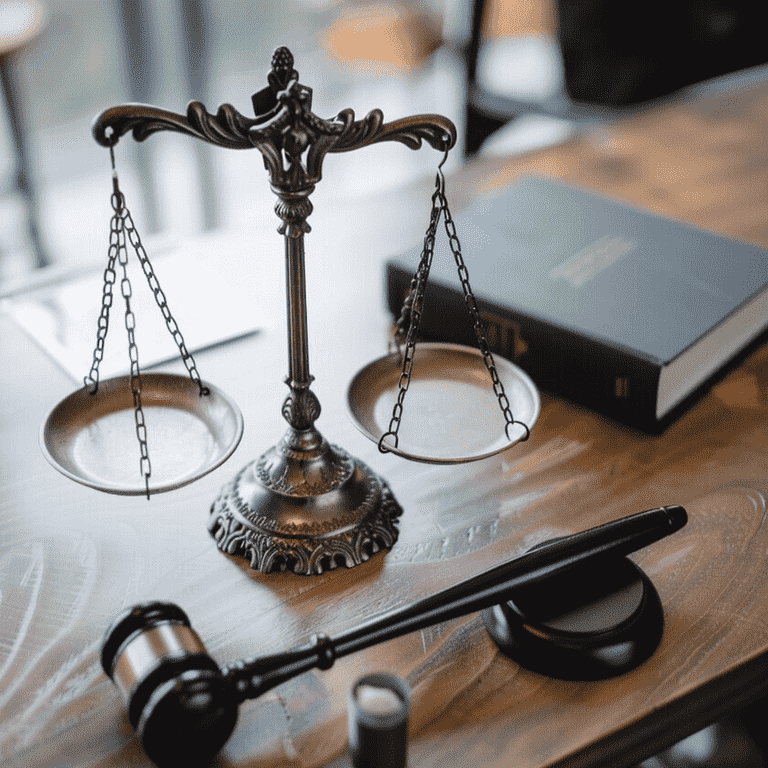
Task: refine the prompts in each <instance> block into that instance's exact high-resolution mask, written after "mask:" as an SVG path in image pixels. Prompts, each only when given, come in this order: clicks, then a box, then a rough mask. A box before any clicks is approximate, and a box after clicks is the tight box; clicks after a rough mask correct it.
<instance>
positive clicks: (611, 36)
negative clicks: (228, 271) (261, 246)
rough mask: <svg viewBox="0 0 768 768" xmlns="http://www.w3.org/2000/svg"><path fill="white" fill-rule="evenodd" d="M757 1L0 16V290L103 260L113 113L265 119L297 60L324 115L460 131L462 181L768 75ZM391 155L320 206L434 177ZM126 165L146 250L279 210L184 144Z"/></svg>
mask: <svg viewBox="0 0 768 768" xmlns="http://www.w3.org/2000/svg"><path fill="white" fill-rule="evenodd" d="M757 5H759V4H754V6H755V7H752V5H750V3H747V2H739V1H738V0H728V2H718V0H701V1H700V2H699V1H698V0H697V2H687V3H686V2H682V1H681V2H679V3H674V4H664V3H661V2H650V3H644V4H642V7H641V8H640V7H638V8H637V9H631V8H630V9H627V8H623V6H622V10H621V12H618V11H616V9H615V6H616V4H613V3H610V2H607V3H606V2H600V0H589V2H586V1H582V0H559V2H557V4H555V0H360V1H359V2H354V1H350V0H0V63H1V64H2V68H1V73H2V85H3V96H4V102H3V116H2V120H0V290H1V289H2V286H6V289H5V290H6V292H7V290H8V289H7V286H8V285H9V284H10V285H13V284H14V281H17V280H20V279H26V278H28V276H29V274H30V271H31V270H34V269H36V268H37V267H42V266H46V267H51V266H54V267H57V268H61V267H62V266H68V267H72V268H75V267H86V266H89V265H93V266H95V265H100V264H102V263H103V261H104V259H105V256H106V241H107V232H108V220H109V215H110V209H109V192H110V180H109V158H108V153H107V151H106V150H105V149H103V148H101V147H99V146H98V145H97V144H96V143H95V142H94V140H93V139H92V137H91V134H90V125H91V122H92V120H93V118H94V117H95V115H96V114H98V113H99V112H100V111H101V110H103V109H105V108H107V107H110V106H114V105H117V104H120V103H123V102H127V101H138V102H145V103H152V104H155V105H158V106H162V107H165V108H168V109H172V110H175V111H184V109H185V106H186V104H187V102H188V101H189V100H190V99H192V98H197V99H200V100H202V101H203V102H204V103H205V105H206V107H207V108H208V110H209V111H211V112H215V110H216V108H217V106H218V105H219V104H220V103H222V102H230V103H232V104H234V106H235V107H237V108H238V109H239V110H240V111H241V112H243V113H245V114H251V105H250V96H251V94H252V93H254V92H255V91H257V90H259V89H261V88H262V87H264V86H265V84H266V74H267V71H268V69H269V62H270V58H271V54H272V51H273V50H274V48H276V47H277V46H279V45H287V46H288V47H290V48H291V50H292V51H293V53H294V55H295V58H296V67H297V69H298V71H299V74H300V76H301V81H302V82H303V83H304V84H306V85H308V86H310V87H312V88H313V89H314V105H313V106H314V111H315V112H316V113H317V114H319V115H321V116H323V117H328V118H329V117H332V116H333V115H335V114H336V113H337V112H338V111H339V110H341V109H343V108H346V107H352V108H353V109H354V110H355V112H356V114H357V116H358V117H362V116H363V115H364V114H365V113H366V112H367V111H368V110H370V109H372V108H374V107H379V108H381V109H382V110H383V111H384V115H385V117H386V118H387V119H388V120H391V119H395V118H399V117H403V116H406V115H410V114H415V113H420V112H422V113H423V112H439V113H441V114H444V115H447V116H448V117H450V118H451V119H453V120H454V121H455V122H456V123H457V125H458V126H459V129H460V135H461V139H460V145H459V147H457V150H456V151H454V152H453V153H452V158H451V163H452V164H453V167H454V168H455V167H456V166H457V165H459V164H461V163H462V162H465V160H466V158H467V157H469V156H474V155H475V154H486V155H488V154H496V155H505V154H514V153H520V152H525V151H527V150H530V149H532V148H535V147H539V146H543V145H546V144H551V143H556V142H561V141H565V140H567V139H568V137H569V136H570V135H572V133H573V131H574V130H577V129H578V128H579V126H580V125H583V124H584V123H585V121H586V122H590V121H595V120H599V119H604V117H605V116H606V115H607V116H610V115H612V114H614V113H615V112H616V110H626V109H628V108H629V109H631V108H632V107H633V106H637V105H640V106H641V107H642V105H644V104H647V103H651V102H653V101H654V100H655V99H659V98H665V97H667V96H668V95H669V94H670V93H674V92H675V91H677V90H679V89H680V88H682V87H684V86H687V85H690V84H691V83H695V82H700V81H702V80H706V79H708V78H712V77H715V76H718V75H723V74H725V73H729V72H733V71H737V70H745V69H747V68H750V67H754V66H756V65H759V64H762V63H763V57H764V56H765V54H764V52H763V48H764V46H762V44H761V42H760V41H759V39H758V38H757V34H758V31H759V29H760V28H761V27H760V25H759V24H758V23H756V21H757V17H756V14H757V13H759V11H758V10H757V8H756V6H757ZM564 62H565V66H564ZM512 116H515V119H514V120H511V121H510V117H512ZM497 129H501V130H497ZM377 150H378V148H371V149H370V150H366V151H365V152H360V153H349V154H348V155H344V156H335V157H334V162H333V163H326V168H327V169H328V168H330V167H331V165H333V166H334V167H333V170H332V175H331V176H330V177H329V176H328V175H326V178H328V179H329V181H327V182H324V184H323V185H321V186H320V187H318V191H317V193H316V195H321V196H324V198H325V199H329V198H331V199H333V198H336V199H338V198H341V199H343V198H345V197H347V198H348V197H350V196H354V197H357V198H359V197H361V196H375V195H376V194H379V193H381V192H382V191H388V190H392V189H396V188H398V187H400V186H405V185H407V184H409V183H411V182H412V181H413V180H414V179H415V178H418V177H421V176H425V175H427V174H430V173H432V172H433V170H434V167H435V164H436V162H437V159H436V157H435V156H434V153H433V152H430V151H422V152H408V151H400V152H395V151H391V150H389V151H387V152H386V155H380V154H376V152H377ZM253 154H254V155H255V154H256V153H253ZM117 165H118V170H119V172H120V176H121V180H122V184H123V189H124V192H125V193H126V196H127V199H128V204H129V207H131V209H132V211H133V214H134V218H135V220H136V222H137V225H138V226H139V229H140V231H141V232H142V233H143V234H144V235H145V236H147V235H150V236H152V237H154V238H161V239H162V238H165V239H168V238H170V239H172V240H175V241H178V240H179V239H182V240H183V238H185V237H187V236H188V235H190V234H194V233H196V232H200V231H204V230H209V229H216V228H229V229H233V228H245V229H247V228H248V227H253V225H254V218H253V217H254V215H255V212H259V215H264V214H265V213H267V214H269V213H270V212H271V208H272V205H273V200H272V196H271V193H270V191H269V189H268V184H267V179H266V176H265V174H264V172H263V169H262V167H261V163H260V158H257V157H255V156H254V157H249V158H248V159H247V161H243V156H242V154H241V153H238V152H232V151H227V150H221V149H219V148H214V147H207V146H201V142H197V141H191V140H189V139H188V138H185V137H180V136H176V135H171V134H159V135H157V136H153V137H152V139H151V140H150V141H148V142H146V143H145V144H142V145H137V144H136V142H133V141H132V140H126V141H123V142H121V143H120V144H119V145H118V149H117ZM372 167H375V173H374V172H372V170H371V168H372ZM315 199H316V205H317V198H315ZM320 199H323V198H320ZM28 214H29V215H28Z"/></svg>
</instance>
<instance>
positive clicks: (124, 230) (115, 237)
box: [83, 146, 210, 499]
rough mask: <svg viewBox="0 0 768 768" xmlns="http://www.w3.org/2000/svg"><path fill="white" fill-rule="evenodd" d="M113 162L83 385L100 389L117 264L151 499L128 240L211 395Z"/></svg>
mask: <svg viewBox="0 0 768 768" xmlns="http://www.w3.org/2000/svg"><path fill="white" fill-rule="evenodd" d="M109 153H110V159H111V162H112V187H113V191H112V194H111V196H110V203H111V205H112V209H113V211H114V213H113V215H112V218H111V220H110V231H109V250H108V254H107V266H106V269H105V270H104V285H103V288H102V299H101V311H100V313H99V319H98V325H97V331H96V346H95V349H94V351H93V360H92V363H91V369H90V371H89V372H88V375H87V376H85V377H84V379H83V382H84V384H85V386H86V389H87V391H88V393H89V394H91V395H95V394H96V392H97V391H98V388H99V366H100V364H101V361H102V360H103V358H104V342H105V340H106V337H107V331H108V330H109V313H110V309H111V308H112V303H113V299H114V285H115V283H116V282H117V270H116V269H115V266H116V263H118V262H119V264H120V267H121V272H122V279H121V280H120V293H121V294H122V296H123V299H124V300H125V328H126V332H127V334H128V357H129V359H130V364H131V368H130V382H131V392H132V395H133V410H134V422H135V427H136V437H137V439H138V441H139V448H140V454H141V455H140V460H139V462H140V463H139V468H140V470H141V474H142V476H143V477H144V482H145V485H146V492H147V499H149V497H150V490H149V478H150V477H151V475H152V464H151V462H150V460H149V447H148V442H147V426H146V422H145V419H144V409H143V407H142V402H141V370H140V367H139V350H138V346H137V344H136V334H135V329H136V316H135V315H134V313H133V310H132V309H131V297H132V294H133V291H132V288H131V281H130V279H129V277H128V248H127V246H126V240H127V241H128V242H129V243H130V244H131V246H132V247H133V249H134V251H135V252H136V255H137V257H138V259H139V262H140V264H141V268H142V271H143V272H144V275H145V277H146V278H147V282H148V283H149V287H150V289H151V291H152V294H153V295H154V297H155V301H156V303H157V305H158V307H159V308H160V311H161V312H162V315H163V319H164V320H165V324H166V326H167V328H168V331H169V332H170V334H171V336H172V337H173V340H174V341H175V343H176V346H177V347H178V349H179V353H180V354H181V359H182V361H183V362H184V365H185V367H186V369H187V372H188V373H189V376H190V378H191V379H192V381H194V382H195V384H197V386H198V389H199V390H200V395H201V396H203V395H208V394H210V390H209V389H208V387H206V386H204V385H203V383H202V381H201V379H200V374H199V373H198V371H197V366H196V365H195V360H194V358H193V357H192V355H191V354H190V352H189V350H188V349H187V346H186V344H185V342H184V337H183V336H182V334H181V331H180V330H179V326H178V324H177V323H176V320H175V318H174V317H173V315H172V314H171V311H170V308H169V307H168V302H167V300H166V297H165V293H164V292H163V290H162V288H161V287H160V283H159V281H158V279H157V276H156V275H155V272H154V270H153V268H152V264H151V262H150V261H149V257H148V256H147V252H146V250H145V249H144V245H143V244H142V242H141V238H140V236H139V233H138V230H137V229H136V226H135V225H134V223H133V217H132V216H131V213H130V211H129V210H128V207H127V206H126V204H125V196H124V195H123V193H122V192H121V191H120V186H119V183H118V178H117V170H116V168H115V153H114V146H110V147H109Z"/></svg>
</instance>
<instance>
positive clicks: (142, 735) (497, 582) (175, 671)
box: [101, 506, 687, 768]
mask: <svg viewBox="0 0 768 768" xmlns="http://www.w3.org/2000/svg"><path fill="white" fill-rule="evenodd" d="M686 521H687V514H686V512H685V510H684V509H683V508H682V507H680V506H669V507H661V508H658V509H652V510H648V511H645V512H640V513H638V514H635V515H630V516H629V517H625V518H622V519H620V520H616V521H613V522H611V523H606V524H604V525H600V526H598V527H596V528H592V529H590V530H587V531H583V532H581V533H576V534H573V535H571V536H565V537H562V538H559V539H554V540H552V541H549V542H545V543H544V544H541V545H539V546H538V547H536V548H534V549H532V550H530V551H528V552H526V553H525V554H523V555H520V556H517V557H515V558H513V559H511V560H508V561H507V562H505V563H502V564H501V565H498V566H496V567H494V568H491V569H490V570H488V571H485V572H483V573H481V574H479V575H478V576H474V577H473V578H471V579H468V580H466V581H463V582H461V583H459V584H457V585H454V586H452V587H449V588H448V589H446V590H443V591H442V592H439V593H437V594H435V595H431V596H430V597H427V598H424V599H422V600H419V601H418V602H416V603H412V604H410V605H407V606H404V607H402V608H397V609H394V610H391V611H388V612H386V613H383V614H379V615H377V616H374V617H373V618H371V619H369V620H368V621H366V622H364V623H362V624H361V625H359V626H357V627H354V628H351V629H347V630H345V631H343V632H341V633H339V634H338V635H336V636H334V637H329V636H328V635H325V634H316V635H313V636H312V637H311V639H310V640H309V642H308V643H306V644H304V645H300V646H298V647H296V648H293V649H291V650H288V651H285V652H283V653H277V654H272V655H269V656H263V657H261V658H255V659H249V660H243V661H237V662H234V663H232V664H229V665H226V666H224V667H222V668H219V666H218V665H217V664H216V662H215V661H214V660H213V658H211V656H210V655H209V654H208V653H207V651H206V650H205V646H204V645H203V643H202V641H201V640H200V638H199V637H198V636H197V634H196V633H195V631H194V630H193V629H192V627H191V625H190V622H189V618H188V617H187V615H186V613H184V611H183V610H182V609H181V608H179V607H178V606H177V605H174V604H173V603H164V602H152V603H144V604H141V605H137V606H135V607H133V608H130V609H128V610H127V611H125V612H123V613H122V614H121V615H119V616H118V617H117V618H116V619H115V621H114V622H113V624H112V626H111V627H110V628H109V630H108V631H107V633H106V635H105V638H104V644H103V648H102V654H101V663H102V667H103V668H104V671H105V673H106V674H107V676H108V677H110V678H111V679H112V680H113V682H114V683H115V684H116V685H117V687H118V688H119V690H120V692H121V694H122V695H123V698H124V699H125V701H126V703H127V705H128V718H129V720H130V722H131V725H132V726H133V728H134V730H135V731H136V734H137V735H138V737H139V739H140V741H141V744H142V746H143V748H144V751H145V752H146V754H147V755H148V756H149V757H150V759H151V760H152V761H153V762H154V763H156V764H157V765H158V766H161V768H162V767H163V766H170V765H174V766H175V765H185V766H204V765H208V764H209V763H210V762H211V761H212V760H213V758H214V757H215V755H216V754H217V753H218V752H219V750H220V749H221V748H222V747H223V746H224V744H225V743H226V741H227V739H228V738H229V736H230V734H231V733H232V731H233V730H234V727H235V723H236V720H237V710H238V706H239V703H240V702H241V701H244V700H246V699H252V698H256V697H257V696H260V695H261V694H262V693H264V692H265V691H268V690H269V689H271V688H274V687H275V686H277V685H279V684H280V683H283V682H285V681H286V680H289V679H291V678H293V677H296V676H297V675H300V674H302V673H304V672H307V671H309V670H311V669H314V668H317V669H329V668H330V667H331V666H332V665H333V663H334V661H335V660H336V659H337V658H340V657H341V656H346V655H348V654H350V653H355V652H356V651H360V650H362V649H364V648H368V647H370V646H372V645H376V644H378V643H381V642H384V641H385V640H391V639H393V638H396V637H400V636H401V635H404V634H407V633H409V632H414V631H416V630H418V629H423V628H424V627H428V626H431V625H433V624H437V623H440V622H444V621H448V620H450V619H454V618H458V617H460V616H464V615H466V614H468V613H472V612H474V611H483V610H486V609H491V608H493V607H494V606H498V605H499V604H500V603H502V602H503V601H505V600H507V599H509V598H510V596H511V595H514V594H515V591H516V590H520V589H525V588H530V587H536V585H542V584H546V583H547V582H548V581H551V580H557V579H561V578H562V577H567V576H568V574H569V573H571V572H573V574H574V576H575V577H577V574H578V573H579V569H584V568H585V567H588V568H591V569H594V568H595V567H597V568H599V569H604V568H605V566H606V563H612V562H615V561H616V560H617V559H621V558H623V557H624V556H625V555H627V554H629V553H631V552H634V551H636V550H638V549H641V548H642V547H645V546H647V545H648V544H651V543H653V542H655V541H658V540H659V539H661V538H663V537H664V536H667V535H669V534H671V533H674V532H675V531H677V530H679V529H680V528H682V527H683V526H684V525H685V523H686ZM656 600H657V601H658V598H656ZM510 604H511V603H510ZM659 611H660V606H659ZM659 615H660V614H659ZM486 623H488V622H486ZM625 623H626V622H625ZM660 632H661V625H660V624H659V637H660ZM495 639H496V638H495ZM497 642H498V640H497ZM655 647H656V644H653V646H652V648H651V650H650V652H649V651H647V650H646V651H645V652H644V653H645V658H647V656H648V655H650V653H652V651H653V650H654V649H655ZM640 660H644V658H642V659H640ZM635 661H636V663H637V660H635ZM620 671H621V670H617V671H616V672H615V673H619V672H620Z"/></svg>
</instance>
